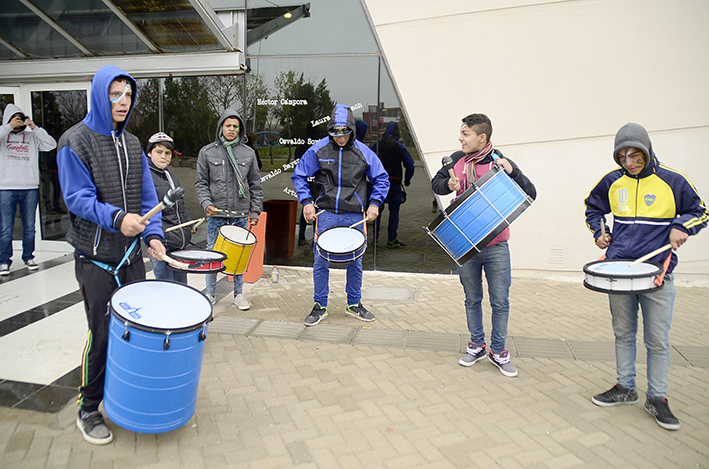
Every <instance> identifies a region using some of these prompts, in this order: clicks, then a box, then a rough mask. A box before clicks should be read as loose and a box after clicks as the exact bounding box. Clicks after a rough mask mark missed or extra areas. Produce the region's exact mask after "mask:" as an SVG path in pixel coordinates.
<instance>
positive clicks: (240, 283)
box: [205, 217, 249, 296]
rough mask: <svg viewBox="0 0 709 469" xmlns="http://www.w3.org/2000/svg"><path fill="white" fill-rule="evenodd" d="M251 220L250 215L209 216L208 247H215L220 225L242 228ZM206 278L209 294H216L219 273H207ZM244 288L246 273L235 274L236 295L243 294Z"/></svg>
mask: <svg viewBox="0 0 709 469" xmlns="http://www.w3.org/2000/svg"><path fill="white" fill-rule="evenodd" d="M248 222H249V217H239V218H221V217H208V218H207V249H214V243H216V242H217V235H219V227H221V226H224V225H234V226H239V227H241V228H246V225H247V224H248ZM205 277H206V278H205V280H206V282H207V288H206V291H207V295H214V294H215V292H216V285H217V274H206V276H205ZM243 288H244V275H243V274H242V275H234V296H236V295H241V292H242V291H243Z"/></svg>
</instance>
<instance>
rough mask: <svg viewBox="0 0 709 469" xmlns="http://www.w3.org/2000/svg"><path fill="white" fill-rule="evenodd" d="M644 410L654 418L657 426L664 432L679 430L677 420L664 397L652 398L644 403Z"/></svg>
mask: <svg viewBox="0 0 709 469" xmlns="http://www.w3.org/2000/svg"><path fill="white" fill-rule="evenodd" d="M645 410H647V411H648V412H649V413H650V414H651V415H653V416H654V417H655V420H656V421H657V424H658V425H659V426H661V427H662V428H664V429H665V430H679V426H680V425H679V420H678V419H677V417H675V414H673V413H672V411H671V410H670V404H669V403H668V402H667V399H665V398H664V397H653V398H652V399H648V400H646V401H645Z"/></svg>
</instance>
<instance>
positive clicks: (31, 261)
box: [25, 259, 39, 270]
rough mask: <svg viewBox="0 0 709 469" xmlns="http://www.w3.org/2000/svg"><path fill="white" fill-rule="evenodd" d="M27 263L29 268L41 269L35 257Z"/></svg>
mask: <svg viewBox="0 0 709 469" xmlns="http://www.w3.org/2000/svg"><path fill="white" fill-rule="evenodd" d="M25 265H26V266H27V269H28V270H37V269H39V266H38V265H37V263H36V262H35V261H34V259H30V260H28V261H27V262H25Z"/></svg>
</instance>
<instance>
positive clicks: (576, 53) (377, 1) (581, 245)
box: [362, 0, 709, 282]
mask: <svg viewBox="0 0 709 469" xmlns="http://www.w3.org/2000/svg"><path fill="white" fill-rule="evenodd" d="M362 3H363V4H364V5H366V8H367V9H368V12H369V15H370V17H371V21H372V24H373V26H374V29H375V31H376V34H377V36H378V39H379V41H380V45H381V48H382V51H383V54H384V56H385V59H386V62H387V64H388V67H389V68H390V72H391V74H392V77H393V79H394V82H395V85H396V87H397V89H398V92H399V94H400V97H401V100H402V105H403V106H404V108H405V110H406V113H407V115H408V118H409V120H410V123H411V126H412V130H413V132H414V134H415V138H416V140H417V143H418V145H419V149H420V150H421V152H422V154H423V155H424V157H425V161H426V164H427V170H428V172H429V175H433V174H435V172H436V171H437V170H438V169H439V168H440V165H441V163H440V162H441V157H442V156H444V155H449V154H451V153H452V152H453V151H456V150H458V149H459V148H460V147H459V144H458V141H457V137H458V130H459V126H460V125H461V118H463V117H464V116H466V115H467V114H470V113H474V112H482V113H485V114H487V115H488V116H489V117H490V118H491V120H492V123H493V136H492V141H493V143H494V145H495V146H496V147H497V148H500V149H501V150H502V152H503V153H504V154H505V155H507V156H509V157H510V158H511V159H513V160H514V161H515V162H516V163H518V164H519V166H520V167H521V168H522V169H523V171H524V172H525V173H526V174H527V175H528V176H529V178H530V179H531V180H532V181H533V182H534V183H535V185H536V186H537V190H538V193H539V195H538V198H537V201H536V202H535V203H534V204H533V205H532V207H530V208H529V209H528V210H527V211H526V212H525V213H523V214H522V215H521V216H520V218H519V219H517V221H515V222H514V224H513V226H512V240H511V243H510V244H511V249H512V262H513V268H515V269H516V270H517V271H521V270H530V271H547V272H549V271H552V272H553V271H556V272H559V271H568V272H580V271H581V269H582V267H583V265H584V264H586V263H588V262H590V261H593V260H596V259H598V257H600V255H601V254H602V251H600V250H599V249H598V248H597V247H596V246H595V244H593V239H592V236H591V233H590V232H589V231H588V230H587V229H586V227H585V223H584V204H583V200H584V199H585V197H586V196H587V195H588V192H589V191H590V189H591V188H592V187H593V186H594V185H595V184H596V182H598V180H599V179H600V178H601V177H602V176H603V175H604V174H605V173H606V172H608V171H610V170H613V169H614V168H615V167H616V166H615V163H614V162H613V160H612V150H613V138H614V135H615V133H616V131H617V130H618V129H619V128H620V127H621V126H622V125H624V124H625V123H627V122H637V123H640V124H642V125H643V126H645V127H646V128H647V129H648V131H649V132H650V137H651V139H652V141H653V145H654V149H655V153H656V154H657V156H658V158H659V159H660V161H662V162H663V163H665V164H668V165H670V166H673V167H675V168H677V169H679V170H681V171H683V172H684V173H685V174H687V175H688V176H689V178H690V180H691V181H692V182H693V183H694V185H695V187H696V188H697V190H698V191H699V193H700V194H702V195H703V197H704V198H705V200H706V199H707V198H709V162H708V161H709V113H708V111H709V92H708V91H707V89H708V88H707V84H709V59H708V58H707V57H709V28H707V27H706V25H707V24H709V2H707V1H706V0H676V1H673V2H668V1H666V0H566V1H544V2H542V1H532V0H527V1H524V0H517V1H514V0H507V1H504V0H500V1H496V2H489V1H481V0H458V1H453V0H443V1H431V0H362ZM491 5H494V7H493V6H491ZM446 204H447V201H446V202H444V205H446ZM707 233H709V229H707V230H705V231H703V232H702V233H700V234H699V235H698V236H696V237H692V238H690V240H689V241H688V242H687V243H686V244H685V245H684V246H682V248H681V249H680V250H679V252H678V254H679V256H680V264H679V266H678V268H677V270H676V273H677V278H678V279H679V280H680V281H683V280H685V281H692V282H694V281H700V280H706V279H709V249H707V245H708V243H707V241H709V237H708V236H709V234H707Z"/></svg>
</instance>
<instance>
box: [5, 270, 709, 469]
mask: <svg viewBox="0 0 709 469" xmlns="http://www.w3.org/2000/svg"><path fill="white" fill-rule="evenodd" d="M331 274H332V275H331V282H330V284H331V293H330V305H329V311H330V315H329V317H328V318H327V319H326V320H325V321H324V322H323V323H322V325H321V326H316V327H315V328H309V329H308V330H307V331H306V330H305V328H304V327H302V320H303V319H304V317H305V315H307V313H308V312H309V311H310V308H311V307H312V279H311V276H312V270H311V269H307V268H288V267H283V268H281V269H280V282H279V283H277V284H273V283H271V282H270V281H269V280H268V279H265V278H264V279H261V280H259V281H258V282H256V283H255V284H253V285H248V284H247V289H246V290H247V296H248V297H249V298H250V299H251V301H252V302H253V307H252V308H251V309H250V310H248V311H239V310H238V309H236V308H235V307H234V306H232V305H231V297H230V295H226V296H224V297H223V298H222V299H221V301H220V302H219V303H218V304H217V305H216V307H215V320H214V322H213V323H212V324H211V326H210V331H209V335H208V338H207V341H206V347H205V355H204V360H203V365H202V375H201V380H200V385H199V394H198V400H197V410H196V412H195V415H194V417H193V418H192V419H191V420H190V421H189V422H188V423H187V424H186V425H184V426H183V427H181V428H179V429H177V430H174V431H172V432H169V433H164V434H158V435H147V434H136V433H133V432H130V431H127V430H123V429H121V428H120V427H117V426H115V425H114V424H113V423H112V422H109V425H110V426H111V428H112V429H113V431H114V433H115V440H114V442H113V443H111V444H109V445H107V446H105V447H96V446H92V445H89V444H87V443H85V442H84V441H83V439H82V437H81V434H80V433H79V431H78V430H77V429H76V425H75V423H74V420H75V417H76V407H75V404H73V403H71V404H69V405H67V406H66V407H65V408H64V409H63V410H62V411H61V412H59V413H58V414H54V415H50V414H40V413H33V412H27V411H20V410H13V409H6V408H2V409H0V453H1V454H0V466H1V467H22V468H25V467H27V468H32V467H39V468H45V467H46V468H50V467H96V468H112V467H113V468H119V467H120V468H124V467H138V468H163V467H189V468H210V469H212V468H215V467H233V468H242V467H243V468H247V467H248V468H281V467H294V466H298V467H306V468H331V467H332V468H339V467H342V468H359V467H367V468H370V467H375V468H379V467H381V468H410V467H426V468H428V467H436V468H438V467H440V468H468V467H480V468H488V467H509V468H516V467H524V468H567V467H589V468H591V467H593V468H595V467H622V468H627V467H634V468H652V467H663V468H668V467H669V468H673V467H677V468H688V467H704V468H706V467H709V391H708V388H709V387H708V386H707V385H708V384H709V366H708V365H705V364H703V363H704V362H702V360H701V355H706V353H707V350H708V349H707V348H706V343H707V340H706V338H707V333H708V331H709V328H708V326H709V312H708V311H707V308H706V303H707V299H708V298H709V289H707V288H702V287H678V288H677V300H676V305H675V314H674V322H673V329H672V331H671V337H670V338H671V342H672V345H673V346H674V347H675V349H676V350H675V352H677V359H678V360H680V359H682V360H684V362H681V364H679V365H675V364H674V362H673V365H672V366H671V367H670V379H669V380H670V389H669V391H668V398H669V400H670V403H671V405H672V409H673V411H674V412H675V413H676V414H677V416H678V417H679V419H680V421H681V422H682V428H681V430H679V431H677V432H668V431H666V430H663V429H662V428H660V427H659V426H658V425H657V424H656V423H655V421H654V419H653V418H652V417H651V416H650V415H649V414H647V412H645V410H644V409H643V407H642V404H643V402H644V401H643V400H641V403H640V404H637V405H628V406H620V407H617V408H610V409H609V408H600V407H597V406H595V405H593V404H592V403H591V401H590V397H591V396H592V395H593V394H596V393H598V392H600V391H604V390H606V389H607V388H609V387H610V386H611V385H612V384H613V383H614V382H615V365H614V362H613V360H612V356H611V358H610V360H609V359H608V357H607V355H604V352H603V351H602V350H601V349H600V348H599V349H598V350H599V351H598V352H597V353H596V355H593V353H591V354H590V355H588V359H585V360H581V359H579V358H578V357H577V356H575V355H573V354H572V355H570V356H568V357H565V358H545V357H543V356H542V355H543V354H544V351H543V349H544V347H540V348H538V349H532V352H531V353H525V350H524V348H525V344H527V345H526V346H529V345H530V344H531V345H535V346H538V345H539V344H542V345H544V344H548V345H550V346H551V345H554V344H558V343H561V342H564V341H566V342H569V343H571V344H587V345H592V344H596V345H598V344H608V343H611V342H612V331H611V327H610V318H609V312H608V305H607V297H606V296H605V295H603V294H600V293H594V292H591V291H589V290H586V289H585V288H583V286H582V285H581V284H580V283H579V282H578V281H573V282H571V281H569V282H561V281H549V280H535V279H524V278H514V280H513V285H512V292H511V316H510V324H509V338H508V347H509V348H510V350H511V351H512V352H513V355H515V356H514V357H513V360H514V363H515V365H516V366H517V368H518V369H519V377H517V378H513V379H510V378H506V377H504V376H503V375H502V374H500V373H499V371H498V370H497V369H496V368H495V367H494V366H493V365H492V364H490V363H489V362H487V361H481V362H479V363H477V364H476V365H474V366H473V367H471V368H465V367H461V366H459V365H458V363H457V362H458V358H459V355H460V353H459V351H442V350H435V347H432V348H434V350H426V349H417V348H411V347H408V345H406V344H408V343H406V344H405V345H404V346H401V345H398V346H397V343H396V337H397V334H398V336H401V334H402V333H403V331H405V333H406V334H407V337H411V336H414V337H419V338H421V337H427V338H432V339H436V338H449V337H451V336H456V335H457V336H459V346H460V347H462V343H463V342H464V340H465V339H466V337H467V331H466V326H465V321H464V312H463V294H462V289H461V287H460V284H459V282H458V279H457V277H456V276H450V275H427V274H405V273H396V274H394V273H385V272H365V274H364V285H363V292H364V293H365V297H364V300H363V303H364V304H365V306H367V308H368V309H370V311H372V312H373V313H374V314H375V315H376V316H377V321H375V322H374V323H371V324H365V323H361V322H359V321H357V320H355V319H352V318H350V317H347V316H346V315H345V314H344V308H345V298H346V297H345V293H344V288H345V278H344V272H343V271H341V270H336V269H333V270H332V272H331ZM382 286H384V287H389V288H397V287H399V288H404V287H405V288H409V289H415V290H416V296H415V301H407V302H390V301H383V300H379V301H374V300H367V294H368V292H370V293H371V292H372V290H371V289H372V288H376V287H382ZM226 287H229V286H228V285H227V286H226ZM222 290H223V291H229V288H223V289H222ZM485 318H486V319H488V318H489V310H488V309H487V306H486V309H485ZM244 324H249V325H251V329H249V328H248V327H242V328H241V329H238V327H237V329H238V330H234V331H231V332H230V331H229V329H228V328H229V326H230V325H232V326H234V325H237V326H238V325H242V326H243V325H244ZM255 326H258V327H271V328H272V330H276V332H275V333H272V336H257V335H253V334H251V332H250V330H253V328H254V327H255ZM274 326H281V327H280V330H281V331H282V330H294V331H297V334H294V335H293V336H291V338H278V337H277V336H278V334H279V333H280V332H278V330H279V327H274ZM327 328H329V329H327ZM370 328H371V329H370ZM320 331H323V332H320ZM347 331H354V332H350V334H351V335H352V337H348V336H347V335H346V334H347V333H348V332H347ZM330 332H331V334H330ZM375 332H376V333H379V334H383V335H384V336H387V337H389V338H388V339H387V340H388V341H389V342H387V341H385V342H383V343H384V345H382V346H364V345H358V342H357V341H356V340H355V339H357V337H359V334H363V335H362V337H366V335H367V334H370V336H371V334H374V333H375ZM306 333H307V334H308V336H310V338H308V336H306ZM318 334H319V335H318ZM338 334H339V335H338ZM274 336H275V337H274ZM407 340H408V339H407ZM545 341H546V342H545ZM338 342H341V343H338ZM433 342H435V340H433ZM441 343H443V342H441ZM512 346H514V349H513V347H512ZM683 350H690V351H695V352H697V353H698V354H699V355H700V357H699V358H697V359H696V360H695V361H692V360H687V359H686V357H685V356H684V355H682V353H680V352H681V351H683ZM673 358H674V357H673ZM677 363H680V362H677ZM638 388H639V391H641V393H642V392H643V391H644V390H645V388H646V376H645V367H644V366H643V365H639V366H638Z"/></svg>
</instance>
